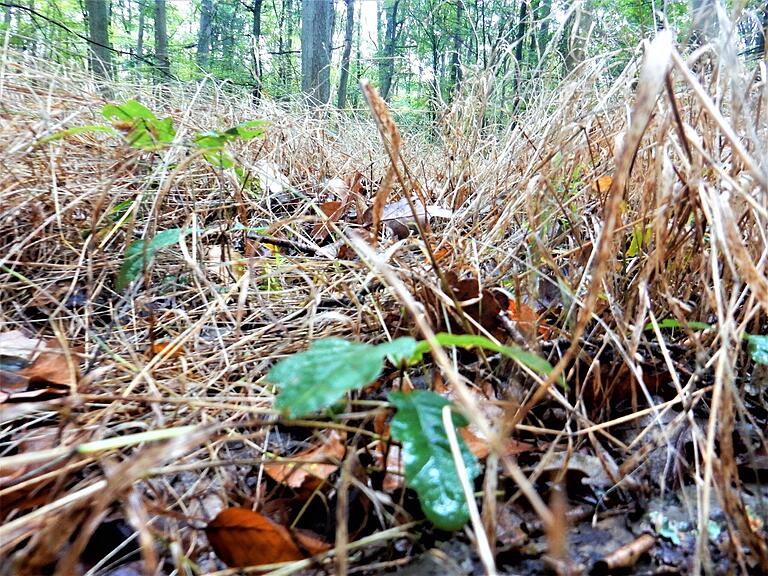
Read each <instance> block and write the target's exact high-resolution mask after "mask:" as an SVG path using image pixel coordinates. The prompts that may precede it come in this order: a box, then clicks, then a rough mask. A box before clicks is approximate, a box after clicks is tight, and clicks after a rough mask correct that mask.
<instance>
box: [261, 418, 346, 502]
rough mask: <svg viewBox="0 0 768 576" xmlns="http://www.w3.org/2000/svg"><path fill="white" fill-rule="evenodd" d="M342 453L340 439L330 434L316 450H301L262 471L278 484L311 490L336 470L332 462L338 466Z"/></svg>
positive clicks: (344, 451)
mask: <svg viewBox="0 0 768 576" xmlns="http://www.w3.org/2000/svg"><path fill="white" fill-rule="evenodd" d="M346 450H347V448H346V446H345V445H344V438H343V437H342V435H341V434H340V433H339V432H337V431H336V430H332V431H331V432H330V433H329V434H328V436H327V437H326V439H325V441H324V442H323V444H321V445H320V446H315V447H313V448H309V449H307V450H303V451H301V452H299V453H298V454H295V455H293V456H291V458H290V460H289V461H286V462H268V463H267V464H265V465H264V471H265V472H266V473H267V475H268V476H269V477H270V478H272V479H273V480H274V481H275V482H278V483H279V484H285V485H286V486H289V487H291V488H294V489H299V488H304V489H307V490H314V489H315V488H317V487H318V486H319V485H320V483H321V482H322V481H323V480H325V479H326V478H328V476H330V475H331V474H333V473H334V472H336V470H338V468H339V465H338V464H336V462H341V460H342V459H343V458H344V454H345V453H346Z"/></svg>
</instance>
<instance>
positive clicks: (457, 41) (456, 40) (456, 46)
mask: <svg viewBox="0 0 768 576" xmlns="http://www.w3.org/2000/svg"><path fill="white" fill-rule="evenodd" d="M463 16H464V2H463V0H456V22H455V23H454V27H453V53H452V54H451V90H452V91H453V93H454V94H455V93H456V92H458V90H459V84H460V83H461V59H460V55H461V43H462V42H461V20H462V18H463Z"/></svg>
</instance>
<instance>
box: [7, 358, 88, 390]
mask: <svg viewBox="0 0 768 576" xmlns="http://www.w3.org/2000/svg"><path fill="white" fill-rule="evenodd" d="M18 373H19V375H20V376H24V377H26V378H29V382H30V384H32V383H49V384H56V385H59V386H67V387H74V386H76V385H77V380H78V379H79V377H80V373H79V371H78V370H77V368H75V373H74V375H73V374H72V373H71V372H70V370H69V362H67V357H66V355H65V354H64V353H63V352H47V351H46V352H42V353H41V354H40V355H39V356H38V357H37V358H36V359H35V361H34V362H33V363H32V364H31V365H29V366H27V367H26V368H24V369H22V370H19V372H18Z"/></svg>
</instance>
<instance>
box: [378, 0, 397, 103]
mask: <svg viewBox="0 0 768 576" xmlns="http://www.w3.org/2000/svg"><path fill="white" fill-rule="evenodd" d="M399 5H400V0H394V1H393V2H392V6H391V7H390V10H389V12H387V30H386V33H385V37H384V52H383V54H382V61H381V63H380V65H379V85H380V89H381V97H382V98H384V100H385V101H389V93H390V91H391V90H392V77H393V76H394V75H395V44H396V42H397V28H398V22H397V8H398V6H399Z"/></svg>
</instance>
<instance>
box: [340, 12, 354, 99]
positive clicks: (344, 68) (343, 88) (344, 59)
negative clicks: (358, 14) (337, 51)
mask: <svg viewBox="0 0 768 576" xmlns="http://www.w3.org/2000/svg"><path fill="white" fill-rule="evenodd" d="M346 2H347V21H346V28H345V29H344V53H343V54H342V55H341V75H340V76H339V92H338V95H337V98H336V106H337V107H338V108H344V107H345V106H346V105H347V84H348V83H349V57H350V55H351V54H352V34H353V32H354V31H355V0H346Z"/></svg>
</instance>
